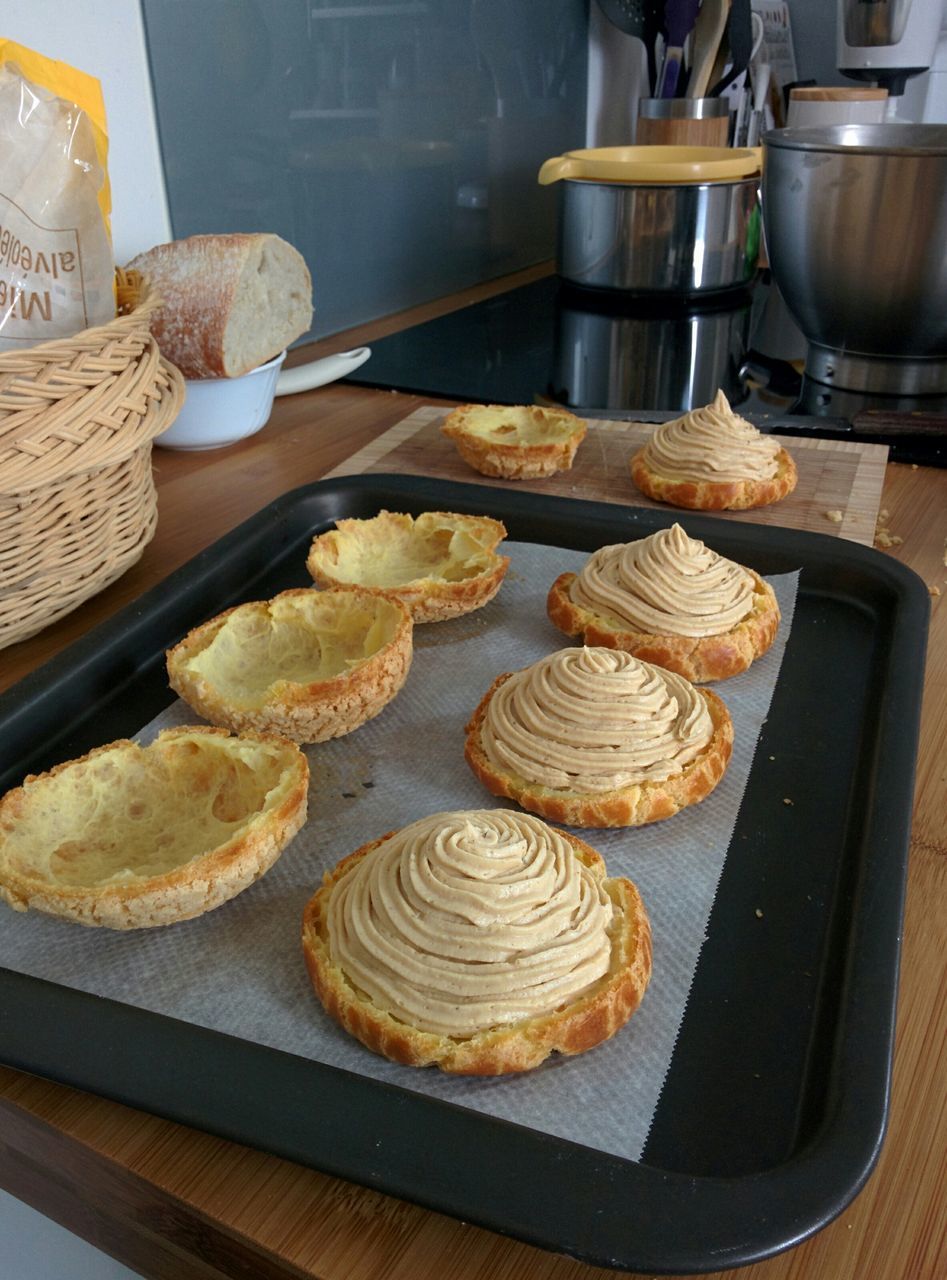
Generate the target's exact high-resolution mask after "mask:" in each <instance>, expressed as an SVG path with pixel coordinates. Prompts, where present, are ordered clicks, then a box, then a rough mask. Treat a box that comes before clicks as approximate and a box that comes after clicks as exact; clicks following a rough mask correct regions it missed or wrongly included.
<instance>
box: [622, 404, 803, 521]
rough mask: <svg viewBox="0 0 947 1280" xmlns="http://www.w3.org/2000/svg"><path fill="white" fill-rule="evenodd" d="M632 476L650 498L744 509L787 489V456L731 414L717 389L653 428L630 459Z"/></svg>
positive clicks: (697, 507) (791, 465)
mask: <svg viewBox="0 0 947 1280" xmlns="http://www.w3.org/2000/svg"><path fill="white" fill-rule="evenodd" d="M631 478H632V480H634V482H635V484H636V485H637V486H638V488H639V489H640V490H641V492H642V493H643V494H645V495H646V496H647V497H649V498H653V499H654V500H655V501H656V502H667V503H668V504H670V505H671V506H673V507H686V508H689V509H690V510H693V511H745V510H747V509H749V508H751V507H764V506H767V505H768V504H769V503H771V502H778V501H779V500H780V498H785V497H786V495H787V494H789V493H792V491H793V489H795V487H796V481H797V479H798V474H797V471H796V464H795V462H794V461H793V458H792V455H791V454H789V453H788V452H787V451H786V450H785V449H784V448H783V447H782V445H781V444H780V443H779V441H778V440H777V439H776V438H775V437H774V436H769V435H764V434H763V433H762V432H761V431H758V430H757V429H756V427H754V426H753V424H752V423H751V422H747V420H746V419H745V418H741V417H740V415H739V414H737V413H734V412H733V410H732V409H731V407H730V404H729V401H728V400H727V397H726V396H725V395H724V394H723V392H722V391H718V392H717V395H716V398H715V399H714V401H713V403H712V404H709V405H706V406H704V407H702V408H699V409H692V410H690V412H688V413H685V414H683V415H682V416H681V417H680V418H674V419H673V420H672V421H671V422H664V423H662V424H661V425H660V426H658V427H656V428H655V429H654V432H653V434H652V436H651V438H650V440H649V441H648V443H647V444H646V445H645V446H644V447H643V448H642V449H640V450H639V451H638V452H637V453H636V454H635V456H634V457H633V458H632V460H631Z"/></svg>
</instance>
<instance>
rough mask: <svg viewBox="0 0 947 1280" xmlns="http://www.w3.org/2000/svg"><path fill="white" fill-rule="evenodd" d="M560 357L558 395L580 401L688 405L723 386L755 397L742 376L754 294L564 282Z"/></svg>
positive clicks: (705, 400)
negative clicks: (692, 294)
mask: <svg viewBox="0 0 947 1280" xmlns="http://www.w3.org/2000/svg"><path fill="white" fill-rule="evenodd" d="M555 314H556V329H555V338H554V346H553V360H552V379H553V381H552V387H553V389H554V393H555V396H556V397H557V398H558V397H562V398H563V399H564V400H565V401H567V402H568V403H571V404H573V405H595V406H597V407H598V408H601V409H607V410H612V409H617V410H622V409H625V408H627V407H628V405H629V404H634V403H640V404H647V405H660V406H661V407H662V408H664V409H667V410H672V411H673V410H677V411H678V412H681V413H684V412H686V410H687V409H689V408H690V407H691V406H692V405H696V404H709V403H710V401H711V400H713V398H714V396H715V395H716V394H717V391H718V390H722V391H723V392H724V394H725V395H726V396H727V399H728V400H729V401H730V403H731V404H732V405H739V404H741V403H742V402H743V401H744V400H745V399H746V398H747V394H748V392H747V386H746V383H745V382H744V381H743V380H742V378H741V376H740V370H741V368H742V366H743V364H744V362H745V359H746V352H747V349H748V345H749V334H750V324H751V316H752V295H751V293H750V291H749V290H746V289H741V290H736V291H733V292H730V293H727V294H725V295H722V296H715V297H714V298H713V299H700V298H696V299H695V298H690V299H676V298H668V299H663V300H648V301H646V302H644V303H642V302H640V301H636V300H634V299H628V298H625V297H623V296H622V295H621V294H615V295H613V296H605V297H603V296H602V295H600V294H592V293H590V291H589V290H586V289H576V288H570V287H569V286H563V287H562V288H561V289H560V291H559V297H558V305H557V307H556V313H555Z"/></svg>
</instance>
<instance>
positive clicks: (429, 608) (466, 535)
mask: <svg viewBox="0 0 947 1280" xmlns="http://www.w3.org/2000/svg"><path fill="white" fill-rule="evenodd" d="M505 537H506V528H505V527H504V526H503V525H502V524H501V523H500V521H499V520H493V519H491V518H490V517H489V516H467V515H457V514H454V513H452V512H447V511H425V512H423V513H422V514H421V515H419V516H418V517H417V518H415V517H414V516H411V515H406V514H404V513H401V512H394V511H381V512H379V514H378V515H377V516H374V517H372V518H370V519H366V520H358V519H347V520H338V521H336V527H335V529H331V530H329V531H328V532H327V533H322V534H319V535H318V536H317V537H316V538H314V539H313V543H312V546H311V548H310V551H309V557H308V559H307V560H306V567H307V568H308V570H309V573H310V574H311V576H312V578H313V581H314V582H316V583H318V585H319V586H321V587H332V586H336V585H338V584H341V583H355V584H360V585H362V586H366V587H371V588H373V589H374V590H376V591H380V592H381V593H382V594H383V595H387V596H391V597H393V598H395V599H398V600H401V601H403V603H404V604H405V605H407V607H408V609H409V611H410V613H411V616H412V618H413V619H414V621H415V622H443V621H446V620H447V619H448V618H456V617H458V616H459V615H460V614H464V613H471V612H472V611H473V610H474V609H479V608H481V607H482V606H483V605H485V604H487V603H488V601H490V600H492V599H493V597H494V596H495V595H496V593H497V592H498V591H499V589H500V586H501V585H502V582H503V579H504V577H505V575H506V571H507V569H508V568H509V564H510V559H509V556H503V555H499V554H498V553H497V551H496V547H497V546H498V545H499V543H500V542H502V540H503V539H504V538H505Z"/></svg>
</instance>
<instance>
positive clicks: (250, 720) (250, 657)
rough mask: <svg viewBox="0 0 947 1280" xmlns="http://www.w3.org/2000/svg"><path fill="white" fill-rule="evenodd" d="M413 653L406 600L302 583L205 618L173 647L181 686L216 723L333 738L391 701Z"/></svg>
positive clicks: (172, 674)
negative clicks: (325, 589) (327, 589)
mask: <svg viewBox="0 0 947 1280" xmlns="http://www.w3.org/2000/svg"><path fill="white" fill-rule="evenodd" d="M412 654H413V623H412V620H411V615H410V614H409V612H408V610H407V608H406V607H405V606H404V605H403V604H402V603H401V602H400V601H399V600H393V599H390V598H389V597H387V596H385V595H383V594H381V593H380V592H377V591H370V590H366V589H364V588H361V587H336V588H335V589H333V590H329V591H316V590H314V589H312V588H310V587H300V588H297V589H293V590H290V591H283V592H281V593H280V594H279V595H277V596H274V597H273V599H272V600H261V601H254V602H252V603H250V604H242V605H237V606H236V607H235V608H233V609H228V610H227V611H226V612H224V613H221V614H218V616H217V617H215V618H211V619H210V620H209V621H208V622H205V623H203V624H202V625H201V626H199V627H195V628H194V630H193V631H191V632H189V634H188V635H186V636H185V637H184V639H183V640H182V641H181V642H180V643H179V644H177V645H175V646H174V648H173V649H170V650H169V651H168V654H167V668H168V680H169V683H170V685H171V687H172V689H174V691H175V692H176V693H178V694H179V695H180V696H181V697H182V698H183V699H184V701H185V702H187V704H188V705H189V706H190V707H193V709H194V710H195V711H196V712H198V714H200V715H202V716H204V718H205V719H207V720H210V721H211V722H212V723H213V724H218V725H223V726H225V727H226V728H228V729H233V730H235V731H237V732H239V731H242V730H245V729H255V730H263V731H267V732H271V733H279V734H282V735H283V736H284V737H287V738H291V739H292V740H293V741H294V742H325V741H326V740H327V739H329V738H338V737H341V736H342V735H343V734H346V733H351V732H352V730H353V729H357V728H358V727H359V726H360V725H362V724H364V723H365V722H366V721H367V720H370V719H371V718H372V717H373V716H376V715H378V713H379V712H380V711H381V710H382V709H383V708H384V707H385V706H387V704H388V703H389V702H390V701H391V700H392V698H394V696H395V694H397V693H398V691H399V690H400V689H401V687H402V685H403V684H404V682H405V679H406V678H407V675H408V670H409V668H410V666H411V658H412Z"/></svg>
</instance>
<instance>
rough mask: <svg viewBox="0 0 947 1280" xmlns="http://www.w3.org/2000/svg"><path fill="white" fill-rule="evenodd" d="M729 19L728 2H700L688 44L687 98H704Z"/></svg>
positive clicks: (716, 0) (725, 0)
mask: <svg viewBox="0 0 947 1280" xmlns="http://www.w3.org/2000/svg"><path fill="white" fill-rule="evenodd" d="M729 16H730V0H703V3H702V4H701V6H700V9H699V11H698V13H697V21H696V22H695V23H694V35H693V39H692V41H691V72H690V76H689V77H688V81H687V96H688V97H689V98H704V97H706V96H707V90H708V89H709V87H710V83H711V81H710V76H711V72H712V70H713V66H714V61H715V59H716V57H717V50H718V49H719V48H720V43H721V41H722V40H723V37H724V33H725V31H726V29H727V19H728V18H729Z"/></svg>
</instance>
